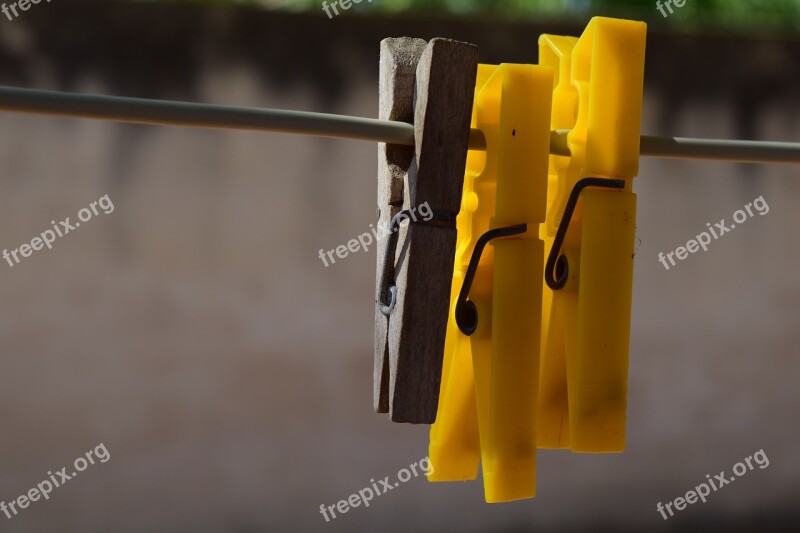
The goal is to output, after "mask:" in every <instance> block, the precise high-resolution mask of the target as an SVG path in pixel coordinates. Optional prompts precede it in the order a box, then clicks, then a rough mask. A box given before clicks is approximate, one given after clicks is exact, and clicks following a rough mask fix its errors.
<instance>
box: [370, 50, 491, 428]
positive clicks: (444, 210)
mask: <svg viewBox="0 0 800 533" xmlns="http://www.w3.org/2000/svg"><path fill="white" fill-rule="evenodd" d="M477 64H478V50H477V47H475V46H474V45H471V44H467V43H462V42H458V41H452V40H447V39H433V40H432V41H431V42H430V43H425V41H422V40H420V39H410V38H403V39H386V40H384V41H383V42H382V43H381V66H380V118H381V119H388V120H401V121H406V122H410V123H413V124H414V129H415V146H414V147H408V148H407V147H402V146H394V145H387V144H380V145H379V149H378V213H379V222H378V227H379V228H381V230H382V232H383V233H388V237H387V238H386V239H379V244H378V264H377V272H376V307H375V367H374V407H375V410H376V411H377V412H380V413H386V412H388V413H390V417H391V419H392V421H394V422H409V423H424V424H430V423H433V422H434V420H435V419H436V411H437V405H438V400H439V385H440V381H441V372H442V358H443V352H444V342H445V330H446V326H447V315H448V297H449V288H450V281H451V279H452V275H453V259H454V257H455V246H456V225H455V220H456V215H457V213H458V211H459V208H460V204H461V191H462V184H463V178H464V167H465V163H466V157H467V149H468V143H469V135H470V115H471V111H472V101H473V87H474V85H475V76H476V71H477Z"/></svg>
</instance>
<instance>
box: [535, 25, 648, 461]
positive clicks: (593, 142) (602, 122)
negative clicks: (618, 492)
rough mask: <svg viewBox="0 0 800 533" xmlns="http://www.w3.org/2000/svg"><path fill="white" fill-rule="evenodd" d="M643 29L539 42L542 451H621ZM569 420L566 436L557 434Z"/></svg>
mask: <svg viewBox="0 0 800 533" xmlns="http://www.w3.org/2000/svg"><path fill="white" fill-rule="evenodd" d="M645 36H646V25H645V24H643V23H638V22H632V21H624V20H617V19H607V18H603V17H596V18H594V19H592V21H591V22H590V24H589V25H588V26H587V28H586V31H585V32H584V33H583V35H582V36H581V38H580V39H578V40H574V39H571V38H563V37H554V36H542V37H541V39H540V41H539V45H540V62H541V63H542V64H544V65H550V66H552V67H553V68H554V69H555V70H556V72H557V74H556V77H555V79H556V85H555V88H554V100H553V123H552V127H553V128H554V129H564V128H569V129H571V132H570V134H569V136H568V143H569V147H570V152H571V155H570V156H569V157H564V156H551V164H550V185H551V187H552V188H553V190H552V191H551V193H550V199H549V205H548V210H547V221H546V224H545V225H543V227H542V236H543V238H544V239H545V241H546V246H547V247H548V250H549V253H548V262H547V263H546V265H545V279H546V280H547V286H546V287H545V289H544V290H545V297H544V300H543V301H544V310H543V312H544V315H545V318H544V320H543V326H544V333H543V341H542V343H543V344H542V346H543V352H542V357H543V360H542V379H541V387H542V392H541V396H540V417H539V444H540V446H541V447H554V448H559V447H569V448H570V449H571V450H572V451H575V452H594V453H600V452H621V451H623V450H624V448H625V420H626V408H627V372H628V350H629V343H630V317H631V292H632V280H633V255H634V238H635V233H634V232H635V225H636V196H635V195H634V194H633V193H632V192H631V189H632V181H633V177H634V176H635V175H636V174H637V173H638V161H639V139H640V125H641V110H642V88H643V77H644V50H645ZM567 422H568V428H569V432H568V433H567V432H564V431H563V430H562V429H561V428H563V427H565V423H567Z"/></svg>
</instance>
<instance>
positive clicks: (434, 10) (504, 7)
mask: <svg viewBox="0 0 800 533" xmlns="http://www.w3.org/2000/svg"><path fill="white" fill-rule="evenodd" d="M190 1H191V0H190ZM195 1H196V0H195ZM212 1H213V0H212ZM217 1H218V2H220V3H226V2H227V3H237V4H249V5H258V6H261V7H263V8H266V9H274V10H281V11H303V12H311V13H317V12H318V13H319V14H322V9H321V6H322V0H217ZM327 1H328V3H332V0H327ZM666 1H667V0H661V2H662V4H664V3H666ZM671 1H674V0H671ZM673 11H674V13H673V14H671V15H670V16H668V17H664V16H663V15H662V14H661V13H660V12H659V10H658V9H656V0H372V1H371V2H370V0H362V1H361V3H360V4H354V5H353V6H352V8H351V9H350V10H349V11H348V13H349V14H354V13H362V14H366V13H369V14H372V15H397V14H408V15H414V16H420V15H435V16H444V17H447V16H450V17H491V18H495V19H513V20H531V19H533V18H541V17H548V18H554V17H558V18H571V17H580V18H582V19H585V18H586V17H587V16H591V15H608V16H617V17H622V18H632V19H638V20H645V21H647V22H652V23H654V24H658V25H664V26H668V27H672V28H675V29H678V30H680V29H687V30H691V29H699V28H714V27H722V28H736V29H740V30H743V31H748V30H752V29H783V30H792V31H798V30H800V0H685V5H684V6H683V7H680V8H678V7H675V6H674V5H673Z"/></svg>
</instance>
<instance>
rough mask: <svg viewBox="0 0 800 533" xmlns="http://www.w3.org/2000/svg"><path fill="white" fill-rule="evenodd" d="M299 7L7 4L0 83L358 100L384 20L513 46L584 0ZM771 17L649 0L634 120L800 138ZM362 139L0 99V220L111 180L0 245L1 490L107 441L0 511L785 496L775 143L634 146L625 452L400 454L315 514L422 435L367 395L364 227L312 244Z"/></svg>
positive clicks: (370, 88) (792, 494) (348, 189)
mask: <svg viewBox="0 0 800 533" xmlns="http://www.w3.org/2000/svg"><path fill="white" fill-rule="evenodd" d="M573 4H575V3H573ZM363 7H364V6H362V8H363ZM654 9H655V8H652V9H651V11H652V12H653V13H655V15H656V16H658V13H657V12H655V11H654ZM317 11H318V9H315V10H313V12H312V13H311V14H296V13H288V12H271V11H268V10H262V9H259V8H255V7H236V6H227V7H226V6H218V5H201V4H193V3H189V4H163V3H133V4H130V3H120V2H54V3H52V4H39V5H37V6H34V7H33V8H32V9H31V11H30V12H28V13H26V14H25V15H24V16H23V17H20V18H19V19H17V20H15V21H14V22H7V21H5V20H2V21H0V83H2V84H5V85H18V86H26V87H36V88H47V89H58V90H69V91H77V92H87V93H102V94H113V95H125V96H141V97H154V98H166V99H183V100H192V101H204V102H213V103H224V104H236V105H246V106H264V107H279V108H287V109H304V110H315V111H323V112H333V113H343V114H353V115H361V116H375V115H376V110H377V65H378V63H377V59H378V43H379V42H380V40H381V39H382V38H384V37H387V36H402V35H411V36H417V37H422V38H426V39H427V38H432V37H436V36H444V37H452V38H457V39H462V40H466V41H470V42H473V43H475V44H477V45H479V47H480V50H481V60H482V61H483V62H487V63H497V62H526V63H531V62H535V61H536V58H537V51H536V40H537V37H538V35H539V34H541V33H544V32H547V33H556V34H569V35H579V34H580V32H581V31H582V28H583V27H584V26H585V24H586V23H587V22H588V19H589V17H590V15H592V14H595V13H594V12H590V11H587V10H574V12H572V13H571V14H570V13H567V15H569V16H562V17H549V18H547V19H545V20H540V21H538V22H537V21H533V20H530V19H526V20H525V21H509V20H506V19H503V18H480V17H466V18H463V17H462V18H447V17H443V16H437V17H433V16H431V17H428V16H414V15H413V14H411V13H406V14H403V13H400V14H396V15H395V16H391V17H387V16H382V15H380V14H379V13H378V12H376V13H374V14H373V13H370V12H369V10H368V9H362V10H361V13H355V12H353V13H345V14H343V15H341V16H339V17H338V18H336V19H335V20H328V19H327V17H325V16H324V14H322V13H317ZM605 13H606V14H611V15H614V14H616V15H622V14H623V13H622V12H619V13H617V12H615V11H614V10H613V9H608V10H606V11H605ZM653 13H650V16H652V15H653ZM793 35H794V34H792V33H791V32H785V31H782V32H780V33H779V34H775V35H772V34H768V33H764V32H758V31H753V32H747V31H734V30H730V29H728V30H725V29H720V28H715V29H713V31H708V30H703V28H702V27H696V26H685V27H684V26H680V25H672V26H665V25H663V24H656V25H655V26H654V27H652V28H651V30H650V34H649V41H648V63H647V73H646V89H645V106H644V124H643V131H644V132H645V133H650V134H664V135H666V134H671V135H677V134H681V135H686V136H690V135H691V136H708V137H712V136H715V137H726V138H759V139H774V140H794V141H797V140H800V120H798V117H800V100H798V94H800V43H799V42H798V40H797V39H796V37H794V36H793ZM375 167H376V146H375V145H374V144H370V143H362V142H352V141H342V140H330V139H314V138H305V137H292V136H284V135H276V134H260V133H247V132H229V131H224V132H223V131H205V130H189V129H180V128H156V127H147V126H133V125H117V124H111V123H100V122H91V121H83V120H72V119H57V118H49V117H38V116H28V115H14V114H2V115H0V169H1V170H0V247H2V248H8V249H13V248H17V247H18V246H19V245H20V244H22V243H25V242H30V240H31V239H32V238H33V237H35V236H37V235H38V234H40V233H41V232H42V231H44V230H45V229H48V228H49V227H50V224H49V221H50V220H56V221H58V220H62V219H64V218H65V217H67V216H71V217H72V219H73V221H74V220H75V218H76V214H77V212H78V210H79V209H81V208H82V207H86V206H87V205H88V204H89V203H90V202H92V201H95V200H97V198H99V197H100V196H102V195H104V194H108V195H109V197H110V199H111V200H112V202H113V203H114V207H115V209H114V211H113V213H111V214H108V215H103V214H101V215H99V216H97V217H96V218H94V219H92V220H91V221H90V222H87V223H85V224H83V225H82V226H81V227H80V228H79V229H77V230H76V231H75V232H73V233H70V234H69V235H67V236H65V237H64V238H63V239H59V240H58V241H57V242H56V243H55V245H54V248H53V249H52V250H49V251H48V250H43V251H39V252H35V253H34V254H33V255H32V256H31V257H29V258H27V259H24V260H23V261H22V263H21V264H19V265H16V266H14V267H13V268H11V267H8V265H7V264H6V263H3V264H2V265H0V270H2V272H0V294H2V305H0V352H1V353H2V356H0V406H2V413H3V414H2V426H0V427H2V430H0V500H4V501H7V502H8V501H11V500H13V499H14V498H16V497H17V496H18V495H20V494H23V493H25V492H27V490H28V489H29V488H31V487H34V486H35V485H36V484H37V483H39V482H40V481H41V480H43V479H46V478H47V474H46V473H47V472H48V471H50V470H52V471H56V470H58V469H60V468H61V467H62V466H65V465H70V464H71V463H72V461H73V460H74V459H75V458H76V457H78V456H79V455H82V454H83V453H84V452H86V451H87V450H89V449H92V448H94V447H95V446H96V445H97V444H99V443H101V442H102V443H104V444H105V445H106V447H107V449H108V451H109V453H110V455H111V459H110V461H109V462H107V463H105V464H98V465H96V466H92V467H90V468H89V469H88V470H86V471H85V472H83V473H81V474H80V475H79V476H78V477H76V478H75V479H73V480H71V481H69V482H68V483H67V484H66V485H65V486H63V487H62V488H59V489H56V490H55V491H54V492H53V494H52V496H51V499H50V500H49V501H46V502H45V501H39V502H36V503H33V504H32V505H31V506H30V507H29V508H28V509H25V510H23V511H22V512H21V513H20V514H19V515H18V516H17V517H15V518H14V519H13V520H7V519H6V518H5V517H4V516H2V515H0V530H2V531H11V532H18V531H83V532H95V531H97V532H108V531H120V532H129V531H130V532H140V531H174V532H181V531H193V532H194V531H231V532H255V531H316V530H319V531H360V530H380V531H401V530H415V531H509V532H511V531H562V530H563V531H581V530H592V531H594V530H597V529H604V530H609V531H612V530H613V531H643V530H663V529H675V530H697V529H705V530H715V529H719V528H724V529H726V530H731V531H756V530H762V531H767V530H778V529H781V528H786V529H787V530H791V528H792V527H794V526H797V525H798V524H800V516H798V513H799V511H798V509H797V500H798V495H800V459H798V454H797V444H798V439H800V425H798V405H800V388H798V385H797V384H798V382H800V350H798V348H797V343H798V341H799V340H800V332H798V328H797V317H798V315H800V277H798V274H797V270H798V269H797V265H798V262H800V243H798V242H797V239H796V230H795V228H796V227H797V225H798V223H800V209H798V208H797V207H796V204H797V201H798V198H800V179H798V178H800V175H798V167H796V166H794V167H793V166H780V165H772V166H744V165H733V164H723V163H706V162H690V161H665V160H652V159H644V160H643V161H642V167H641V173H640V176H641V177H640V178H638V179H637V181H636V187H635V190H636V192H637V193H638V194H639V219H638V236H639V238H640V239H641V246H640V247H639V249H638V252H637V256H636V271H635V287H634V304H633V315H634V318H633V324H632V341H631V372H630V397H629V435H628V451H627V452H626V453H625V454H622V455H610V456H587V455H574V454H570V453H567V452H555V451H543V452H540V455H539V482H538V492H539V495H538V496H537V498H536V499H534V500H528V501H522V502H516V503H511V504H503V505H492V506H489V505H487V504H485V503H483V489H482V484H481V483H480V481H477V482H471V483H464V484H429V483H427V482H426V481H424V480H422V479H416V480H412V481H410V482H408V483H406V484H404V485H401V486H400V487H398V488H397V489H396V490H394V491H392V492H390V493H388V494H386V495H384V496H382V497H379V498H377V499H376V500H375V501H374V502H373V503H372V505H371V506H370V507H369V508H368V509H366V508H363V507H359V508H356V509H353V510H351V511H350V512H349V513H348V514H346V515H342V516H340V517H338V518H336V519H335V520H333V521H332V522H330V523H326V522H325V520H324V518H323V517H322V516H321V515H320V513H319V506H320V504H326V505H331V504H335V503H336V502H337V501H339V500H341V499H345V498H347V497H348V496H349V495H350V494H351V493H353V492H357V491H358V490H359V489H361V488H363V487H366V486H368V485H369V484H370V479H372V478H375V479H382V478H383V477H384V476H387V475H388V476H392V478H394V477H395V476H396V473H397V471H398V470H399V469H401V468H403V467H407V466H408V465H409V464H410V463H412V462H414V461H417V460H419V459H420V458H422V457H424V456H425V455H426V454H427V436H428V435H427V434H428V428H427V426H416V427H414V426H405V425H393V424H391V423H390V422H389V421H388V420H387V418H385V417H384V416H378V415H376V414H374V413H373V412H372V370H371V369H372V355H371V354H372V323H373V305H374V295H373V290H374V287H373V279H374V264H375V257H374V256H373V254H372V253H369V254H367V253H359V254H352V255H351V256H349V257H348V258H346V259H344V260H340V261H337V263H336V264H334V265H331V266H329V267H327V268H326V267H325V266H324V265H323V263H322V262H321V261H320V259H319V258H318V256H317V255H318V252H319V250H320V249H321V248H324V249H326V250H327V249H331V248H335V247H336V246H338V245H340V244H343V243H346V242H347V241H348V240H349V239H351V238H353V237H355V236H356V235H358V234H360V233H363V232H364V231H367V230H368V226H369V224H370V223H372V222H374V217H375ZM762 195H763V197H764V200H765V201H766V202H767V204H768V205H769V208H770V211H769V213H768V214H767V215H765V216H756V217H755V218H754V219H752V220H751V221H749V222H748V223H746V224H743V225H742V226H741V227H737V228H736V229H735V230H734V231H733V232H732V233H729V234H727V235H726V236H725V238H724V239H721V240H719V241H715V242H714V243H712V245H711V247H710V249H709V251H708V253H699V254H695V255H693V256H690V258H689V259H687V260H686V261H684V262H682V263H680V264H679V265H678V266H677V267H675V268H673V269H671V270H669V271H666V270H665V269H664V268H663V267H662V266H661V264H660V263H659V262H658V260H657V254H658V252H662V251H663V252H665V253H666V252H669V251H672V250H674V249H675V248H676V247H677V246H679V245H682V244H685V243H686V241H688V240H689V239H691V238H693V237H694V236H695V235H696V234H698V233H699V232H701V231H703V230H705V227H706V223H707V222H711V223H712V224H713V223H714V222H716V221H718V220H720V219H721V218H727V219H730V218H731V215H732V213H733V212H734V211H736V210H737V209H740V208H742V207H743V206H744V205H745V204H747V203H749V202H752V201H753V200H754V199H755V198H756V197H758V196H762ZM759 449H763V450H764V452H765V453H766V455H767V456H768V457H769V461H770V466H769V467H768V468H766V469H764V470H759V469H757V470H755V471H754V472H751V473H749V474H747V475H746V476H745V477H744V478H742V479H741V480H740V483H738V484H736V483H735V484H732V485H729V486H727V487H725V489H724V490H721V491H720V492H716V493H714V494H712V496H711V497H709V501H708V503H706V504H699V503H698V504H695V505H693V506H690V507H689V509H688V510H685V511H683V512H681V513H679V514H678V516H676V517H675V518H672V519H670V520H669V521H667V522H664V520H663V519H662V518H661V516H660V515H659V514H658V513H657V511H656V503H657V502H659V501H662V502H666V501H669V500H672V499H674V498H676V497H678V496H681V495H683V494H685V493H686V491H688V490H690V489H691V488H693V487H694V486H695V485H697V484H699V483H701V482H703V481H705V477H706V474H711V475H712V476H713V475H714V474H716V473H718V472H719V471H721V470H726V471H729V472H730V470H731V468H732V466H733V464H735V463H736V462H738V461H740V460H742V459H744V458H745V457H747V456H749V455H752V454H753V453H754V452H756V451H757V450H759Z"/></svg>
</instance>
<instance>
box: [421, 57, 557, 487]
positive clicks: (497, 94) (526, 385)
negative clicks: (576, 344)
mask: <svg viewBox="0 0 800 533" xmlns="http://www.w3.org/2000/svg"><path fill="white" fill-rule="evenodd" d="M552 77H553V73H552V69H550V68H548V67H539V66H533V65H510V64H503V65H500V66H497V67H495V66H489V65H481V66H480V67H479V74H478V87H477V90H476V97H475V109H474V112H473V126H474V127H476V128H478V129H480V130H481V131H482V132H483V134H484V136H485V138H486V148H487V149H486V153H485V154H480V153H477V152H475V153H473V152H471V153H470V155H469V157H468V164H467V168H468V172H467V176H466V178H465V184H464V197H463V205H462V213H461V215H460V216H459V219H458V227H459V245H458V252H457V256H456V271H455V275H454V283H453V288H452V289H453V290H452V293H451V317H450V327H449V329H448V338H447V342H446V346H447V350H448V351H447V353H446V356H445V357H446V362H445V368H446V369H447V371H448V373H447V374H446V375H444V376H443V395H442V397H441V398H440V403H439V417H438V419H437V422H436V423H435V424H434V425H433V426H432V428H431V446H430V452H429V455H430V458H431V463H432V465H433V466H434V475H433V476H431V477H430V478H429V479H431V480H432V481H450V480H460V479H470V478H474V477H475V475H476V471H477V466H478V461H479V459H480V460H481V461H482V465H483V475H484V489H485V494H486V501H487V502H500V501H510V500H516V499H521V498H530V497H533V496H534V495H535V492H536V445H537V441H536V405H537V398H538V381H539V376H538V373H539V349H540V329H539V325H540V323H541V305H540V302H541V296H542V287H541V279H542V273H543V270H542V269H543V264H544V245H543V243H542V242H541V241H540V240H539V235H538V227H539V224H540V223H542V222H543V221H544V219H545V204H546V189H547V168H548V159H549V144H550V109H551V105H550V101H551V95H552V86H553V80H552ZM487 238H488V239H491V240H487ZM486 244H489V245H488V246H486V248H485V249H483V246H485V245H486ZM459 285H461V286H459ZM465 286H466V287H467V289H464V287H465ZM467 295H468V299H467ZM467 304H468V305H467ZM454 326H455V327H454ZM470 361H471V363H472V369H471V370H472V372H470V368H469V363H470ZM473 376H474V382H473ZM473 390H474V395H475V400H473V401H472V402H469V401H468V399H469V397H470V396H471V394H473ZM470 404H471V405H470ZM470 407H471V408H472V409H473V410H475V409H476V412H477V417H475V416H474V415H473V416H465V413H467V412H468V411H469V408H470ZM476 424H477V428H476V427H475V426H476ZM478 442H479V445H478ZM478 448H479V449H480V453H478Z"/></svg>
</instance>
